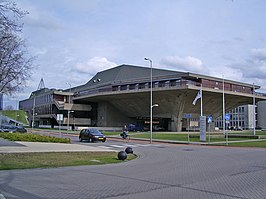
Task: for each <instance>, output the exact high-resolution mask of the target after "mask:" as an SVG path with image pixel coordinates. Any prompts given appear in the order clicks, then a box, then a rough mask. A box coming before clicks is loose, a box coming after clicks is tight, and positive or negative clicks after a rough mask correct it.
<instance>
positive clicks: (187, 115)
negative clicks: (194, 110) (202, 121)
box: [184, 114, 192, 118]
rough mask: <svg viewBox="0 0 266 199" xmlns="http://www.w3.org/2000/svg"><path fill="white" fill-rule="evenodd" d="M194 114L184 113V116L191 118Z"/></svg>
mask: <svg viewBox="0 0 266 199" xmlns="http://www.w3.org/2000/svg"><path fill="white" fill-rule="evenodd" d="M191 117H192V114H184V118H191Z"/></svg>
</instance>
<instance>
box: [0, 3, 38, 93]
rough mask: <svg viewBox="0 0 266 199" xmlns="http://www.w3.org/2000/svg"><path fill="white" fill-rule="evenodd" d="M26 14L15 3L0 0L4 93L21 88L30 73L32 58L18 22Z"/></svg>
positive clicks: (0, 86) (0, 89)
mask: <svg viewBox="0 0 266 199" xmlns="http://www.w3.org/2000/svg"><path fill="white" fill-rule="evenodd" d="M26 14H27V12H25V11H22V10H20V9H19V8H17V7H16V4H15V3H12V2H11V3H10V2H8V1H6V0H0V93H4V94H6V95H10V94H12V93H15V92H17V91H19V90H21V89H22V88H23V86H25V82H26V80H27V79H28V78H29V77H30V75H31V69H32V61H33V58H32V57H31V56H29V55H28V53H27V49H26V46H25V41H24V39H23V38H21V31H22V27H23V24H21V23H19V20H20V19H21V18H23V17H24V16H25V15H26Z"/></svg>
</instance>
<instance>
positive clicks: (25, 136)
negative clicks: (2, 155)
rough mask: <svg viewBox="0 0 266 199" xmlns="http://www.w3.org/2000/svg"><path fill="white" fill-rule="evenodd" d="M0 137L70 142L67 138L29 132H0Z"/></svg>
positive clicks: (31, 140) (32, 140)
mask: <svg viewBox="0 0 266 199" xmlns="http://www.w3.org/2000/svg"><path fill="white" fill-rule="evenodd" d="M0 137H1V138H4V139H7V140H11V141H24V142H54V143H70V139H69V138H58V137H51V136H44V135H38V134H31V133H0Z"/></svg>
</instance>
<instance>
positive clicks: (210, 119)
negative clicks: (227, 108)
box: [208, 115, 212, 124]
mask: <svg viewBox="0 0 266 199" xmlns="http://www.w3.org/2000/svg"><path fill="white" fill-rule="evenodd" d="M210 123H212V116H211V115H209V116H208V124H210Z"/></svg>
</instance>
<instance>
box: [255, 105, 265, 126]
mask: <svg viewBox="0 0 266 199" xmlns="http://www.w3.org/2000/svg"><path fill="white" fill-rule="evenodd" d="M257 106H258V109H257V110H258V117H257V118H258V123H257V125H258V127H259V128H263V129H266V101H260V102H258V103H257Z"/></svg>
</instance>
